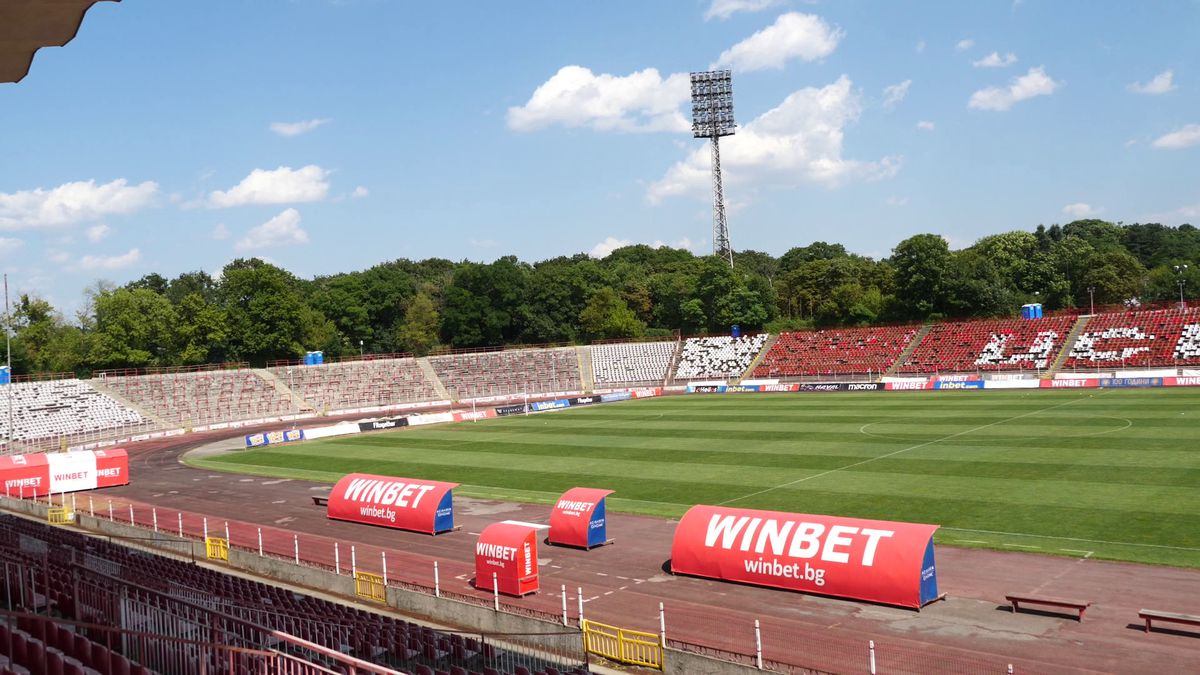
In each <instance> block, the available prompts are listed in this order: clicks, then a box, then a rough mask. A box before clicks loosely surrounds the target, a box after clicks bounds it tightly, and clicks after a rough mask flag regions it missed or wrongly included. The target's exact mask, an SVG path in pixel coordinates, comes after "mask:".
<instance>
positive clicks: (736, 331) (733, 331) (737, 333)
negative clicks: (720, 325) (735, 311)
mask: <svg viewBox="0 0 1200 675" xmlns="http://www.w3.org/2000/svg"><path fill="white" fill-rule="evenodd" d="M729 334H730V335H732V336H733V337H735V338H740V337H742V327H741V326H739V325H737V324H736V323H735V324H733V325H732V326H730V327H729Z"/></svg>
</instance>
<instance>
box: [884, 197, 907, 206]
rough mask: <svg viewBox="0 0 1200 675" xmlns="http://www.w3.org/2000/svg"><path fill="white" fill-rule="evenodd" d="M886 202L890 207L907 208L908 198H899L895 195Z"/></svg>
mask: <svg viewBox="0 0 1200 675" xmlns="http://www.w3.org/2000/svg"><path fill="white" fill-rule="evenodd" d="M884 201H885V202H886V203H887V205H888V206H905V205H907V204H908V197H897V196H895V195H893V196H891V197H888V198H887V199H886V200H884Z"/></svg>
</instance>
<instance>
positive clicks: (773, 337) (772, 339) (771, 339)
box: [738, 333, 783, 384]
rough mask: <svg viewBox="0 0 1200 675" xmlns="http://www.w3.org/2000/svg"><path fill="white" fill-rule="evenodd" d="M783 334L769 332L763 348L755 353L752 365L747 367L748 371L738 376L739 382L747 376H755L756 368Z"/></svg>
mask: <svg viewBox="0 0 1200 675" xmlns="http://www.w3.org/2000/svg"><path fill="white" fill-rule="evenodd" d="M781 335H783V333H767V339H766V341H765V342H763V348H762V349H761V350H760V351H759V352H758V354H757V355H755V357H754V359H753V360H751V361H750V365H749V366H747V367H746V372H744V373H742V376H741V377H739V378H738V384H741V383H742V380H745V379H746V378H753V377H754V369H755V368H758V364H760V363H762V360H763V359H765V358H767V353H768V352H770V351H771V348H772V347H774V346H775V343H776V342H779V337H780V336H781Z"/></svg>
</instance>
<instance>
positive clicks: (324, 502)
mask: <svg viewBox="0 0 1200 675" xmlns="http://www.w3.org/2000/svg"><path fill="white" fill-rule="evenodd" d="M312 500H313V504H315V505H316V506H328V505H329V497H318V496H316V495H313V496H312Z"/></svg>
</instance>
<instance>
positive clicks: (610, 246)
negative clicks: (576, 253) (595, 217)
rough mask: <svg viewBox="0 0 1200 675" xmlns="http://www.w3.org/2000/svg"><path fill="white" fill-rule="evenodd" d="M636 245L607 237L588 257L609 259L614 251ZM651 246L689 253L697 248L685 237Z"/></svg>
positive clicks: (657, 242)
mask: <svg viewBox="0 0 1200 675" xmlns="http://www.w3.org/2000/svg"><path fill="white" fill-rule="evenodd" d="M634 243H635V242H633V241H630V240H628V239H617V238H616V237H606V238H605V239H604V241H602V242H600V243H599V244H596V245H595V246H593V247H592V250H591V251H589V252H588V255H589V256H591V257H593V258H607V257H608V256H609V254H611V253H612V252H613V251H615V250H617V249H619V248H622V247H625V246H632V245H633V244H634ZM649 246H650V247H651V248H663V247H664V246H667V247H670V248H681V249H684V250H687V251H692V250H693V249H694V248H695V246H696V244H695V243H694V242H693V241H692V240H691V239H689V238H688V237H683V238H680V239H676V240H675V241H672V242H670V243H668V242H665V241H663V240H662V239H655V240H654V241H653V242H651V243H650V244H649Z"/></svg>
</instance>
